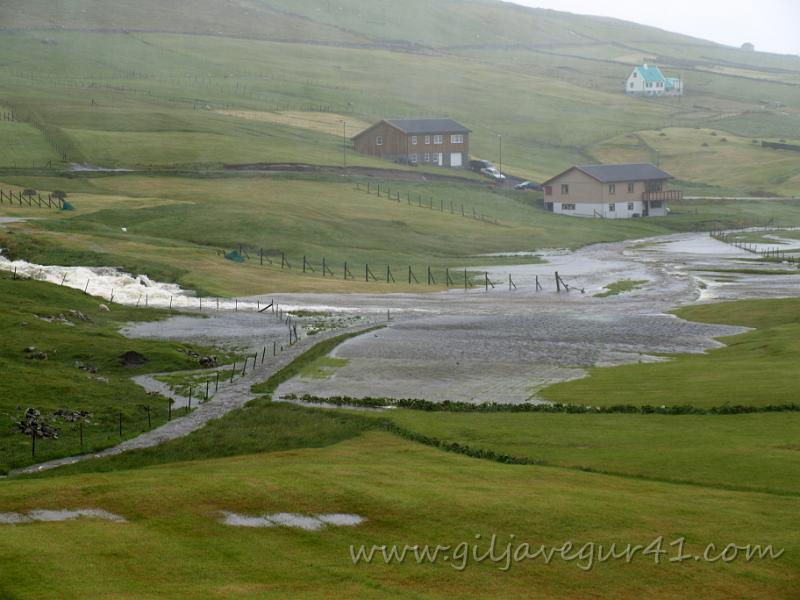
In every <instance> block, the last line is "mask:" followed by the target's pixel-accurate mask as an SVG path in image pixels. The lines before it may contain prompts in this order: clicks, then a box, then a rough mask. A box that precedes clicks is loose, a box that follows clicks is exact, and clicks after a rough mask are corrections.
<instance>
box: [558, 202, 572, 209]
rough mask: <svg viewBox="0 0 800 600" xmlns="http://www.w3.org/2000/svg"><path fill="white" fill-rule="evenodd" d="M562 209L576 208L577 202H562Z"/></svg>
mask: <svg viewBox="0 0 800 600" xmlns="http://www.w3.org/2000/svg"><path fill="white" fill-rule="evenodd" d="M561 210H575V204H574V203H572V202H566V203H564V202H562V203H561Z"/></svg>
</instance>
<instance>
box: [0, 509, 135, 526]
mask: <svg viewBox="0 0 800 600" xmlns="http://www.w3.org/2000/svg"><path fill="white" fill-rule="evenodd" d="M80 518H86V519H100V520H102V521H113V522H114V523H125V522H126V519H125V518H124V517H120V516H119V515H115V514H113V513H110V512H108V511H105V510H100V509H95V508H82V509H78V510H32V511H30V512H28V513H27V514H23V513H17V512H7V513H0V525H22V524H25V523H37V522H38V523H60V522H63V521H74V520H75V519H80Z"/></svg>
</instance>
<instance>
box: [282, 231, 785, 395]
mask: <svg viewBox="0 0 800 600" xmlns="http://www.w3.org/2000/svg"><path fill="white" fill-rule="evenodd" d="M539 256H542V257H543V258H544V259H545V260H546V261H547V262H546V263H545V264H535V265H518V266H511V267H508V266H506V267H486V268H485V269H484V270H486V271H487V272H488V273H489V277H490V279H491V280H492V281H494V282H496V287H495V288H494V289H491V288H490V290H489V291H488V292H487V291H485V289H484V288H480V289H471V290H468V291H464V290H452V291H449V292H444V293H439V294H427V295H410V294H393V295H388V296H377V295H348V296H340V297H338V298H337V297H333V296H322V297H321V298H320V297H319V296H314V298H315V299H316V301H318V302H319V301H322V302H325V303H330V304H334V303H336V302H340V303H341V305H342V306H348V307H350V308H351V309H352V308H361V309H369V310H372V311H376V310H378V311H379V310H381V309H382V310H384V311H385V310H386V309H387V308H390V309H392V311H397V310H402V309H406V310H408V309H412V308H413V309H414V310H415V311H416V312H415V313H413V314H409V313H405V314H406V316H405V317H402V318H398V320H396V321H394V322H392V323H390V324H389V327H387V328H385V329H383V330H381V331H377V332H374V333H371V334H368V335H363V336H360V337H358V338H355V339H351V340H348V341H347V342H345V343H344V344H342V345H341V346H339V347H338V348H337V349H336V350H335V351H334V356H336V357H338V358H343V359H346V360H347V361H348V362H347V364H346V365H345V366H343V367H341V368H339V369H337V370H336V371H335V372H334V374H333V375H332V376H331V377H329V378H327V379H302V378H295V379H293V380H291V381H288V382H286V383H284V384H283V385H282V386H281V387H280V388H279V389H278V392H277V395H278V396H281V395H289V394H294V395H297V396H302V395H304V394H311V395H315V396H319V397H331V396H351V397H389V398H424V399H427V400H431V401H443V400H454V401H464V402H475V403H480V402H504V403H518V402H523V401H534V402H535V401H539V400H538V396H537V392H538V391H539V390H540V389H541V388H542V387H544V386H547V385H549V384H552V383H555V382H558V381H564V380H568V379H574V378H578V377H583V376H584V375H585V373H586V368H588V367H591V366H606V365H617V364H626V363H631V362H640V361H653V360H663V359H660V358H658V357H656V356H654V355H657V354H670V353H689V352H703V351H705V350H708V349H710V348H714V347H717V346H719V344H718V342H716V341H714V338H716V337H721V336H726V335H733V334H735V333H739V332H741V331H743V329H741V328H738V327H730V326H724V325H709V324H702V323H690V322H687V321H683V320H681V319H678V318H676V317H674V316H672V315H669V314H666V313H667V312H668V311H670V310H671V309H673V308H675V307H678V306H682V305H687V304H692V303H697V302H706V301H713V300H719V299H737V298H752V297H759V298H760V297H781V296H796V295H798V293H799V292H800V275H794V274H780V275H748V274H734V273H725V274H724V276H722V275H720V276H718V277H717V276H715V274H714V270H716V269H725V270H730V269H743V268H751V269H752V268H754V267H757V268H767V269H770V268H773V267H770V266H769V265H767V266H766V267H765V266H764V265H761V264H758V265H754V264H753V262H752V258H753V255H752V254H749V253H747V252H745V251H742V250H739V249H737V248H735V247H733V246H730V245H728V244H725V243H723V242H719V241H717V240H714V239H712V238H710V237H709V236H708V235H703V234H680V235H672V236H663V237H659V238H651V239H646V240H635V241H629V242H623V243H614V244H598V245H594V246H590V247H587V248H584V249H582V250H579V251H577V252H567V251H553V252H548V253H540V254H539ZM774 268H775V269H784V267H781V266H775V267H774ZM555 271H558V272H559V273H560V275H561V277H562V278H563V280H565V281H566V282H567V284H569V285H570V290H571V291H569V292H563V291H562V292H561V293H557V292H556V284H555ZM509 274H510V275H511V278H512V281H513V282H514V284H516V286H517V288H516V289H515V290H514V289H513V286H512V291H509V287H508V275H509ZM537 277H538V280H539V283H540V285H541V286H542V287H543V290H542V291H537V288H536V281H537ZM625 279H630V280H635V281H638V282H640V284H639V285H640V287H638V288H637V289H635V290H633V291H631V292H628V293H624V294H620V295H616V296H610V297H607V298H598V297H595V294H597V293H598V292H600V291H602V290H604V288H605V286H606V285H608V284H610V283H613V282H616V281H620V280H625ZM278 297H279V298H280V299H281V301H289V302H297V303H302V302H303V301H304V300H305V299H306V298H308V297H309V296H307V295H280V296H278ZM398 314H401V315H402V314H403V313H398ZM586 402H589V403H590V402H591V398H587V399H586Z"/></svg>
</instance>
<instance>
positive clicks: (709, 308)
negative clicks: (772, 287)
mask: <svg viewBox="0 0 800 600" xmlns="http://www.w3.org/2000/svg"><path fill="white" fill-rule="evenodd" d="M798 306H800V302H798V300H797V299H795V298H788V299H783V300H751V301H742V302H730V303H723V304H712V305H699V306H690V307H686V308H682V309H680V310H678V311H677V315H678V316H680V317H682V318H685V319H690V320H694V321H701V322H706V323H724V324H727V325H740V326H743V327H752V328H755V331H752V332H749V333H744V334H741V335H738V336H734V337H731V338H727V339H725V340H724V341H725V343H726V346H725V347H723V348H718V349H714V350H710V351H708V352H706V353H705V354H701V355H682V356H676V357H672V360H670V361H668V362H661V363H649V364H636V365H624V366H619V367H610V368H594V369H591V370H590V376H589V377H587V378H585V379H579V380H576V381H570V382H566V383H559V384H556V385H554V386H551V387H549V388H545V389H544V390H542V392H541V394H542V396H543V397H544V398H546V399H547V400H552V401H554V402H567V403H578V404H592V405H597V406H606V405H612V404H637V405H638V404H643V403H648V404H652V405H662V404H664V405H676V404H690V405H694V406H704V407H711V406H723V405H737V404H741V405H746V406H764V405H767V404H776V405H777V404H784V403H793V402H796V401H797V386H796V383H795V381H794V372H795V367H794V365H796V363H797V359H798V356H800V342H799V341H798V340H800V336H799V335H798V334H799V333H800V316H798V315H800V313H799V312H798ZM733 374H735V376H733Z"/></svg>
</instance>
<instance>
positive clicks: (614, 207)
mask: <svg viewBox="0 0 800 600" xmlns="http://www.w3.org/2000/svg"><path fill="white" fill-rule="evenodd" d="M616 210H617V205H616V204H609V205H608V212H616Z"/></svg>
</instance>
